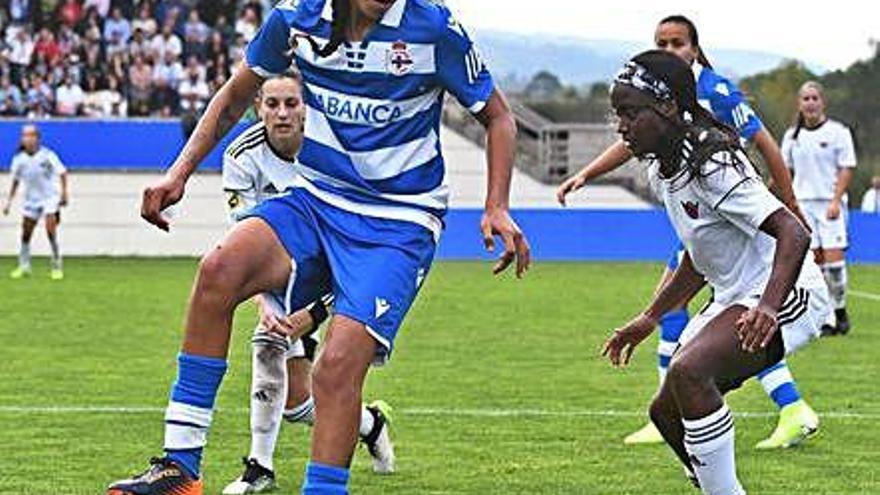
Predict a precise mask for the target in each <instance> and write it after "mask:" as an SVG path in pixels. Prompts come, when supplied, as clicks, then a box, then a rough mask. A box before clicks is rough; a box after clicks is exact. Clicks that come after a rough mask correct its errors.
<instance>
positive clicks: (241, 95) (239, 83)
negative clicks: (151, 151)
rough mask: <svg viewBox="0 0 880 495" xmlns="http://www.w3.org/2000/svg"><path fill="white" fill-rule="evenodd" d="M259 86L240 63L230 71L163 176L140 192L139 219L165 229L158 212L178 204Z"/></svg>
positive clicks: (255, 77)
mask: <svg viewBox="0 0 880 495" xmlns="http://www.w3.org/2000/svg"><path fill="white" fill-rule="evenodd" d="M261 83H262V78H261V77H260V76H259V75H257V73H255V72H254V71H252V70H251V69H249V68H247V67H246V66H245V65H244V64H241V65H239V67H238V68H237V69H236V70H235V72H233V74H232V77H230V78H229V80H228V81H227V82H226V83H225V84H224V85H223V86H222V87H221V88H220V90H219V91H218V92H217V94H216V95H214V97H213V98H212V99H211V102H210V103H209V104H208V107H207V109H206V110H205V113H204V115H202V117H201V118H200V119H199V122H198V124H197V125H196V128H195V130H194V131H193V134H192V136H190V138H189V140H188V141H187V142H186V145H185V146H184V148H183V150H182V151H181V152H180V154H179V155H178V157H177V159H176V160H175V161H174V164H173V165H172V166H171V167H170V168H169V169H168V171H167V172H166V173H165V177H163V178H162V179H161V180H159V181H158V182H156V183H155V184H153V185H152V186H150V187H147V188H146V189H144V193H143V199H142V201H141V217H142V218H143V219H144V220H146V221H147V222H150V223H151V224H153V225H155V226H156V227H159V228H160V229H162V230H165V231H167V230H168V228H169V225H168V220H167V219H165V218H163V216H162V214H161V212H162V210H163V209H165V208H167V207H168V206H171V205H173V204H175V203H177V202H178V201H180V198H181V197H183V192H184V188H185V185H186V181H187V180H188V179H189V176H190V175H191V174H192V173H193V171H195V169H196V168H197V167H198V166H199V163H201V161H202V160H203V159H204V158H205V156H207V155H208V153H210V152H211V150H212V149H214V147H215V146H217V143H219V142H220V140H221V139H222V138H223V136H225V135H226V133H228V132H229V130H230V129H232V127H233V126H235V124H236V122H238V120H239V119H240V118H241V116H242V115H243V114H244V112H245V110H247V108H248V106H250V105H251V103H253V99H254V96H255V95H256V94H257V91H258V90H259V89H260V84H261Z"/></svg>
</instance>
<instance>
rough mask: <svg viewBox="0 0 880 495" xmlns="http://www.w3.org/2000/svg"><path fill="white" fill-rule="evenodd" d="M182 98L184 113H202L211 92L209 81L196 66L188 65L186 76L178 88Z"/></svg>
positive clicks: (181, 107) (192, 114)
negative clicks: (207, 81)
mask: <svg viewBox="0 0 880 495" xmlns="http://www.w3.org/2000/svg"><path fill="white" fill-rule="evenodd" d="M177 92H178V95H179V99H180V110H181V111H182V112H183V114H184V115H190V116H195V115H198V114H200V113H202V110H203V109H204V108H205V105H206V104H207V103H208V98H210V96H211V92H210V90H209V88H208V83H206V82H205V79H204V77H203V75H202V73H201V71H200V70H199V68H198V67H196V66H188V67H187V69H186V78H185V79H184V80H183V81H182V82H181V83H180V86H179V87H178V89H177Z"/></svg>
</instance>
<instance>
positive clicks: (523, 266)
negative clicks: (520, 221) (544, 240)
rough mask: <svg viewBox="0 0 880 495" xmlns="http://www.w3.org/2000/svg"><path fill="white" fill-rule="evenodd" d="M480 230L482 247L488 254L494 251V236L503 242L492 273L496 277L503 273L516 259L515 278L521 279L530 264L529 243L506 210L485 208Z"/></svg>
mask: <svg viewBox="0 0 880 495" xmlns="http://www.w3.org/2000/svg"><path fill="white" fill-rule="evenodd" d="M480 230H481V231H482V233H483V245H485V246H486V251H489V252H490V253H491V252H493V251H495V236H496V235H497V236H499V237H501V239H502V240H503V241H504V253H502V254H501V256H500V257H499V258H498V262H497V263H495V266H494V267H493V268H492V273H493V274H495V275H497V274H499V273H501V272H503V271H504V270H505V269H506V268H507V267H508V266H510V264H511V263H513V260H514V259H516V277H517V278H522V276H523V275H524V274H525V272H526V271H527V270H528V269H529V265H530V264H531V251H530V249H529V241H528V240H527V239H526V236H525V234H523V232H522V230H520V228H519V226H518V225H517V224H516V222H514V221H513V218H511V217H510V212H509V211H508V210H507V208H487V209H486V211H485V212H484V213H483V219H482V221H480Z"/></svg>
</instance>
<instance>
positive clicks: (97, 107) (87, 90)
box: [83, 74, 103, 117]
mask: <svg viewBox="0 0 880 495" xmlns="http://www.w3.org/2000/svg"><path fill="white" fill-rule="evenodd" d="M84 80H85V83H84V84H83V115H85V116H86V117H102V116H103V106H102V104H101V92H102V91H103V90H102V89H101V86H100V85H99V84H98V77H97V76H96V75H95V74H88V75H86V77H85V79H84Z"/></svg>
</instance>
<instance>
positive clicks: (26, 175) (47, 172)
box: [9, 146, 67, 207]
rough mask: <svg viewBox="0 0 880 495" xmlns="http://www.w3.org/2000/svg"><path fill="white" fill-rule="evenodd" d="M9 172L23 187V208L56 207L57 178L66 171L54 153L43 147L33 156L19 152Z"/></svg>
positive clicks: (59, 195) (59, 198)
mask: <svg viewBox="0 0 880 495" xmlns="http://www.w3.org/2000/svg"><path fill="white" fill-rule="evenodd" d="M9 171H10V173H11V175H12V178H13V179H14V180H18V181H20V182H21V184H22V185H23V186H24V204H25V206H33V207H43V206H47V205H48V206H53V207H57V206H58V202H59V201H60V200H61V185H60V181H59V177H60V176H61V174H63V173H64V172H67V169H66V168H64V164H62V163H61V160H60V159H59V158H58V155H56V154H55V152H54V151H52V150H50V149H49V148H46V147H45V146H41V147H40V149H38V150H37V152H36V153H34V154H33V155H30V154H28V153H27V152H25V151H20V152H18V153H17V154H16V155H15V157H13V158H12V165H11V167H10V170H9ZM51 203H54V204H51Z"/></svg>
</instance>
